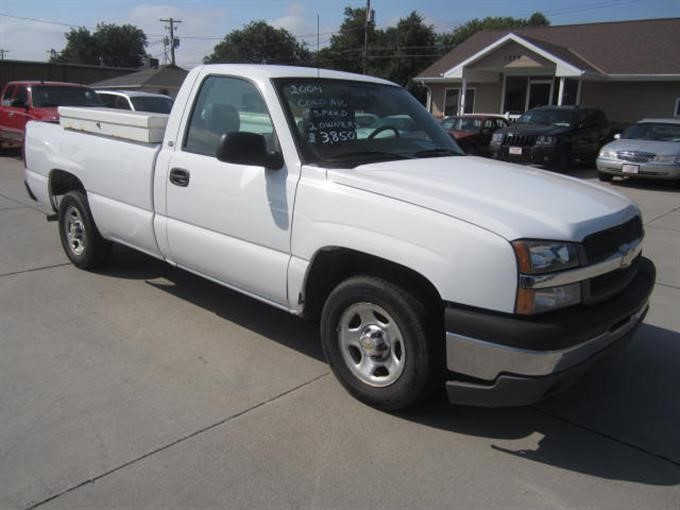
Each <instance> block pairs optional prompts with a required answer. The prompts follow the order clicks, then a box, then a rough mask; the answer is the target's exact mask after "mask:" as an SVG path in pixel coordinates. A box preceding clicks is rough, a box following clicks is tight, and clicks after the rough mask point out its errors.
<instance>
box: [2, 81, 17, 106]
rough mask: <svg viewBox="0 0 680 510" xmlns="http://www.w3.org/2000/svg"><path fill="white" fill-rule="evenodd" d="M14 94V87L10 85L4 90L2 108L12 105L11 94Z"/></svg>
mask: <svg viewBox="0 0 680 510" xmlns="http://www.w3.org/2000/svg"><path fill="white" fill-rule="evenodd" d="M13 93H14V85H10V86H9V87H7V88H6V89H5V95H4V96H2V106H9V105H11V104H12V94H13Z"/></svg>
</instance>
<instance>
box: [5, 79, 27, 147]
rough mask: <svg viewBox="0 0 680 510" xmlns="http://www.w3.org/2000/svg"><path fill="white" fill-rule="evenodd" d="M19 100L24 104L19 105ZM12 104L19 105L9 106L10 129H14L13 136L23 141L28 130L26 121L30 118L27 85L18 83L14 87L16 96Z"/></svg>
mask: <svg viewBox="0 0 680 510" xmlns="http://www.w3.org/2000/svg"><path fill="white" fill-rule="evenodd" d="M19 102H21V104H22V105H23V106H18V105H19ZM12 104H13V105H17V106H10V107H9V108H8V110H9V112H8V114H7V115H8V117H9V129H10V131H12V133H13V136H15V137H17V139H18V140H19V141H21V142H22V143H23V140H24V132H25V131H26V123H27V122H28V120H29V113H28V112H29V111H30V110H29V106H30V103H29V100H28V89H27V87H26V85H17V86H16V88H15V89H14V97H13V98H12Z"/></svg>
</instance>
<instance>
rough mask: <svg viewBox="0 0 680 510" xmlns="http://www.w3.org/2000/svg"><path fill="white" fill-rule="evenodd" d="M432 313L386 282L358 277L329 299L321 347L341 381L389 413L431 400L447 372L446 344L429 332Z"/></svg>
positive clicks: (323, 319)
mask: <svg viewBox="0 0 680 510" xmlns="http://www.w3.org/2000/svg"><path fill="white" fill-rule="evenodd" d="M426 317H427V310H426V309H425V306H424V305H423V304H421V303H420V302H419V301H417V300H416V299H415V298H414V297H413V296H412V295H411V294H409V293H408V292H406V291H405V290H404V289H402V288H401V287H398V286H396V285H394V284H392V283H390V282H388V281H386V280H383V279H380V278H376V277H372V276H355V277H352V278H349V279H347V280H345V281H344V282H342V283H340V284H339V285H338V286H337V287H336V288H335V289H334V290H333V291H332V292H331V293H330V295H329V296H328V299H327V300H326V303H325V305H324V308H323V312H322V314H321V343H322V347H323V351H324V354H325V356H326V360H327V361H328V363H329V365H330V367H331V369H332V370H333V373H334V374H335V376H336V377H337V379H338V380H339V381H340V383H341V384H342V385H343V386H344V387H345V388H346V389H347V391H348V392H349V393H350V394H352V395H353V396H354V397H355V398H357V399H358V400H360V401H362V402H364V403H366V404H368V405H370V406H372V407H375V408H378V409H382V410H385V411H398V410H402V409H405V408H407V407H410V406H413V405H415V404H416V403H418V402H421V401H422V400H424V399H425V398H426V397H427V396H429V395H430V394H431V393H432V391H433V389H434V388H435V387H436V382H437V381H439V380H440V378H441V374H443V368H441V367H440V364H441V363H443V359H444V354H443V346H444V340H443V336H442V338H439V339H437V338H436V336H437V335H436V334H428V329H431V328H428V327H427V326H428V325H427V321H426Z"/></svg>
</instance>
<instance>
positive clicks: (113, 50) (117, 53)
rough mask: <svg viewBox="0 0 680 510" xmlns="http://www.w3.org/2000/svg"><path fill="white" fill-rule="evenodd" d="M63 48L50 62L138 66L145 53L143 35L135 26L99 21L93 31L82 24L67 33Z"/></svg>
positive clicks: (142, 61) (144, 37) (140, 64)
mask: <svg viewBox="0 0 680 510" xmlns="http://www.w3.org/2000/svg"><path fill="white" fill-rule="evenodd" d="M64 35H65V37H66V47H65V48H64V49H63V50H62V51H61V52H60V54H59V55H58V56H56V57H52V58H51V59H50V61H51V62H68V63H73V64H90V65H105V66H113V67H140V66H142V65H143V63H144V57H145V56H146V50H145V48H146V45H147V42H146V34H145V33H144V32H143V31H142V30H141V29H139V28H137V27H136V26H134V25H129V24H125V25H116V24H113V23H110V24H109V23H99V24H97V28H96V30H95V31H94V32H90V31H89V30H88V29H87V28H85V27H80V28H72V29H71V30H69V31H68V32H67V33H66V34H64Z"/></svg>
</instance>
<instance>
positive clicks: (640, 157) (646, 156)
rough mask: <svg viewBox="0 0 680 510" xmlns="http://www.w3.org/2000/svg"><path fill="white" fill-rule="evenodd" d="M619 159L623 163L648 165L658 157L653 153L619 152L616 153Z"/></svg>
mask: <svg viewBox="0 0 680 510" xmlns="http://www.w3.org/2000/svg"><path fill="white" fill-rule="evenodd" d="M616 155H617V156H618V158H619V159H622V160H623V161H630V162H632V163H647V161H649V160H651V159H653V158H654V156H656V154H653V153H651V152H640V151H619V152H617V153H616Z"/></svg>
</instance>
